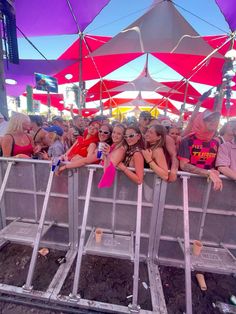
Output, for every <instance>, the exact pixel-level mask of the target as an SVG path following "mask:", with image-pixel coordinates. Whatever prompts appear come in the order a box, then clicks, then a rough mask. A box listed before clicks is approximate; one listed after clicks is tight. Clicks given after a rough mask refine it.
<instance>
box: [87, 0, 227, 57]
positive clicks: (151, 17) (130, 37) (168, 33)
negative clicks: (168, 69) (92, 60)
mask: <svg viewBox="0 0 236 314" xmlns="http://www.w3.org/2000/svg"><path fill="white" fill-rule="evenodd" d="M212 50H213V49H212V47H210V46H209V45H208V44H207V43H206V42H205V41H204V40H203V39H202V38H200V36H199V34H198V33H197V32H196V31H195V30H194V29H193V28H192V26H191V25H190V24H189V23H188V22H187V21H186V20H185V19H184V18H183V17H182V15H181V14H180V13H179V12H178V10H177V9H176V8H175V6H174V5H173V3H172V2H171V1H169V0H164V1H163V0H157V1H156V2H155V3H154V4H153V6H152V7H151V8H150V10H149V11H147V12H146V13H145V14H144V15H143V16H141V17H140V18H139V19H137V20H136V21H135V22H134V23H132V24H131V25H130V26H128V27H127V28H125V29H124V30H123V31H121V32H120V33H119V34H118V35H116V36H115V37H113V38H112V39H111V40H110V41H108V42H107V43H106V44H105V45H103V46H101V47H100V48H98V49H97V50H95V51H94V52H93V53H92V54H91V56H101V55H112V54H121V53H134V52H143V53H147V52H175V53H184V54H193V55H203V56H206V55H208V54H209V53H211V52H212ZM215 56H217V57H219V58H222V56H221V55H220V54H218V53H217V54H216V55H215Z"/></svg>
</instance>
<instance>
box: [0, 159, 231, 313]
mask: <svg viewBox="0 0 236 314" xmlns="http://www.w3.org/2000/svg"><path fill="white" fill-rule="evenodd" d="M102 172H103V169H102V168H101V167H100V166H96V165H89V166H87V167H83V168H80V169H76V170H72V171H71V170H69V171H65V172H63V173H62V174H61V175H60V177H57V176H55V175H54V173H53V172H51V167H50V162H47V161H38V160H31V159H29V160H20V159H14V158H0V179H1V182H2V183H1V188H0V202H1V203H0V207H1V215H0V227H1V230H0V248H2V247H4V245H5V244H6V243H9V242H13V243H20V244H26V245H29V246H31V247H32V256H31V260H30V263H29V269H28V273H27V276H26V278H25V284H24V286H21V287H19V286H13V285H7V284H4V283H0V292H1V293H9V294H13V295H17V296H21V297H26V298H31V299H40V300H44V301H45V300H47V301H48V302H51V303H52V304H56V305H63V306H64V305H66V306H72V307H79V308H85V309H93V310H96V311H100V312H113V313H146V314H149V313H161V314H166V313H167V309H166V304H165V299H164V296H163V290H162V284H161V278H160V274H159V270H158V265H159V264H163V265H168V266H175V267H183V268H185V286H186V313H187V314H191V313H192V297H191V271H192V270H201V271H208V272H217V273H221V274H232V273H235V270H236V260H235V250H236V243H235V242H236V239H235V222H236V199H235V195H234V194H235V184H236V183H235V182H234V181H231V180H228V179H226V178H225V177H222V180H223V185H224V187H223V191H222V192H215V191H214V190H213V189H212V184H211V182H208V181H207V179H206V178H203V177H199V176H196V175H191V174H189V173H183V172H180V173H179V174H178V179H177V181H176V182H174V183H166V182H164V181H162V180H160V178H158V177H157V176H156V175H155V174H154V173H153V172H152V171H150V170H145V176H144V182H143V184H142V185H139V186H138V185H136V184H134V183H132V182H131V181H130V180H129V179H128V178H127V177H126V176H125V175H124V174H123V173H122V172H120V171H117V175H116V178H115V182H114V184H113V186H112V187H111V188H109V189H99V188H98V183H99V181H100V179H101V176H102ZM97 228H100V229H102V230H103V236H102V240H101V242H100V243H99V245H98V244H97V243H96V241H95V230H96V229H97ZM194 240H199V241H201V242H202V243H203V249H202V251H201V254H200V255H199V256H193V255H192V244H193V241H194ZM40 247H47V248H51V249H57V250H61V251H63V252H64V254H65V256H66V263H63V264H61V265H60V266H58V269H57V270H56V273H55V274H54V275H53V277H52V280H51V281H50V284H49V285H48V287H47V289H46V291H41V290H36V289H35V288H34V284H35V282H34V276H33V275H34V271H35V265H36V263H37V259H36V256H37V252H38V249H39V248H40ZM84 254H94V255H100V256H110V257H113V258H118V259H119V260H120V263H122V261H123V260H124V259H129V260H131V261H132V262H133V293H132V300H131V302H130V305H129V306H128V307H126V306H121V305H117V304H113V303H103V302H99V300H98V301H94V300H93V301H91V300H87V299H84V298H82V297H81V296H80V295H79V293H78V291H79V285H80V280H79V279H80V272H81V263H82V255H84ZM140 261H144V262H146V264H147V270H148V274H149V287H150V294H151V300H152V310H149V311H148V310H144V309H142V308H140V307H139V295H138V289H137V284H138V280H139V263H140ZM73 263H74V264H75V272H74V277H73V283H72V286H71V291H70V293H68V295H63V294H62V292H61V291H62V287H63V284H64V282H65V280H66V278H67V275H68V274H69V271H70V270H71V268H72V265H73Z"/></svg>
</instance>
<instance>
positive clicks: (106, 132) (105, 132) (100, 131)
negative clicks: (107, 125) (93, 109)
mask: <svg viewBox="0 0 236 314" xmlns="http://www.w3.org/2000/svg"><path fill="white" fill-rule="evenodd" d="M98 132H99V133H100V134H102V133H103V134H106V135H108V134H110V132H109V131H103V130H99V131H98Z"/></svg>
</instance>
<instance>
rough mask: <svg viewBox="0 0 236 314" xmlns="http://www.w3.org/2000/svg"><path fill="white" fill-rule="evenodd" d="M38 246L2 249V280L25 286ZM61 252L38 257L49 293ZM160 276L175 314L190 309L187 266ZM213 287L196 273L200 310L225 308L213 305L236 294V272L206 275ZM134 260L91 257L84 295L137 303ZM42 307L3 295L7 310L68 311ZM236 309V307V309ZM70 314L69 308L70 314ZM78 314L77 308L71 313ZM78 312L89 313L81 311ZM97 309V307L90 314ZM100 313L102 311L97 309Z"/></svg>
mask: <svg viewBox="0 0 236 314" xmlns="http://www.w3.org/2000/svg"><path fill="white" fill-rule="evenodd" d="M31 254H32V248H30V247H28V246H23V245H16V244H8V245H7V246H5V247H4V248H2V250H1V251H0V283H5V284H9V285H16V286H19V287H20V286H22V285H23V284H24V283H25V281H26V277H27V271H28V267H29V263H30V258H31ZM61 256H62V253H61V252H59V251H54V250H50V252H49V254H48V255H47V257H44V256H41V255H40V254H39V255H38V259H37V265H36V269H35V276H34V279H33V286H34V288H35V289H37V290H41V291H45V290H46V289H47V287H48V285H49V283H50V281H51V280H52V278H53V276H54V274H55V273H56V271H57V269H58V263H57V260H58V258H59V257H61ZM74 268H75V267H74V265H73V266H72V268H71V270H70V272H69V274H68V276H67V279H66V281H65V283H64V285H63V287H62V290H61V292H60V293H61V294H62V295H63V294H65V295H68V294H69V293H70V292H71V290H72V285H73V276H74ZM159 269H160V274H161V279H162V284H163V290H164V294H165V299H166V304H167V309H168V313H169V314H180V313H181V314H182V313H185V291H184V289H185V288H184V270H182V269H177V268H173V267H164V266H160V267H159ZM205 279H206V284H207V287H208V289H207V291H201V290H200V288H199V287H198V284H197V281H196V279H195V274H194V273H192V295H193V313H194V314H217V313H220V312H219V310H217V309H216V308H214V307H213V305H212V303H215V302H216V301H222V302H226V303H229V298H230V296H231V295H235V294H236V279H235V278H234V277H233V276H225V275H217V274H209V273H206V274H205ZM132 280H133V263H132V262H130V261H127V260H119V259H113V258H108V257H98V256H92V255H86V256H84V257H83V260H82V267H81V276H80V283H79V293H80V294H81V296H82V297H83V298H85V299H89V300H96V301H102V302H108V303H114V304H120V305H125V306H127V305H128V304H129V303H130V302H131V297H130V296H132ZM139 304H140V306H141V308H142V309H146V310H151V309H152V306H151V298H150V290H149V282H148V274H147V268H146V265H145V263H141V264H140V280H139ZM47 306H48V304H46V308H44V309H39V308H38V307H34V306H26V305H19V304H14V303H12V302H10V301H9V302H8V301H7V300H5V299H4V296H3V295H1V294H0V313H3V314H18V313H19V314H20V313H21V314H23V313H24V314H28V313H35V314H54V313H61V314H62V313H66V312H65V311H63V310H62V309H58V310H57V311H56V310H53V309H50V308H47ZM49 306H50V305H49ZM235 308H236V307H235ZM67 313H68V312H67ZM71 313H72V312H71ZM77 313H84V311H82V310H81V311H80V310H78V309H77ZM89 313H91V311H90V312H89ZM97 313H98V312H97Z"/></svg>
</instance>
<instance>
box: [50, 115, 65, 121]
mask: <svg viewBox="0 0 236 314" xmlns="http://www.w3.org/2000/svg"><path fill="white" fill-rule="evenodd" d="M53 121H59V122H63V121H64V120H63V119H62V117H60V116H54V117H52V122H53Z"/></svg>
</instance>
